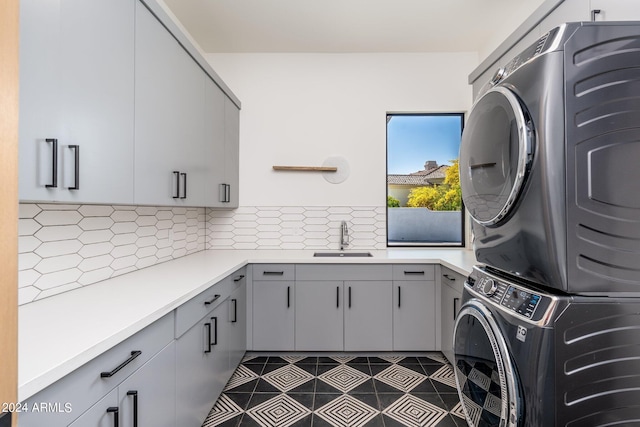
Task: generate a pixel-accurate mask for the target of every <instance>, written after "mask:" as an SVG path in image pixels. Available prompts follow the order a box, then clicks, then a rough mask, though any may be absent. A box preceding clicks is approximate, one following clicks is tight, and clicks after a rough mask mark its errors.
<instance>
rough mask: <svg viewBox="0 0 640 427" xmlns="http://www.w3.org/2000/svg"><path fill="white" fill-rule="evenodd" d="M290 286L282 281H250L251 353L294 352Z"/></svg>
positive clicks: (293, 294)
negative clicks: (251, 304)
mask: <svg viewBox="0 0 640 427" xmlns="http://www.w3.org/2000/svg"><path fill="white" fill-rule="evenodd" d="M294 284H295V282H293V281H284V280H283V281H279V280H256V281H254V282H253V329H252V330H253V350H255V351H291V350H295V347H294V330H295V329H294V324H295V323H294V322H295V308H294V307H295V304H294V301H295V287H294Z"/></svg>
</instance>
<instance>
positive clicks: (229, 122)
mask: <svg viewBox="0 0 640 427" xmlns="http://www.w3.org/2000/svg"><path fill="white" fill-rule="evenodd" d="M224 101H225V102H224V124H225V128H224V129H225V137H224V156H225V157H224V158H225V162H224V165H225V175H224V182H223V183H222V184H223V186H222V188H224V189H225V192H226V194H224V196H223V198H222V200H223V202H222V203H223V207H226V208H237V207H238V198H239V197H240V175H239V165H240V109H238V107H237V106H236V105H235V104H234V103H233V102H231V100H230V99H229V98H227V97H225V99H224Z"/></svg>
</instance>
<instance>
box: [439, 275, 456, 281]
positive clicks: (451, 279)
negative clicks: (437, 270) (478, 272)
mask: <svg viewBox="0 0 640 427" xmlns="http://www.w3.org/2000/svg"><path fill="white" fill-rule="evenodd" d="M442 277H444V278H445V279H447V280H449V281H451V282H455V281H456V278H455V277H451V276H449V275H448V274H443V275H442Z"/></svg>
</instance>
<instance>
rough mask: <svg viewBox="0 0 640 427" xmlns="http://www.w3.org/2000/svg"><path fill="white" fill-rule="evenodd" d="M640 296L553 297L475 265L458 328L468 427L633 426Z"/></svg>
mask: <svg viewBox="0 0 640 427" xmlns="http://www.w3.org/2000/svg"><path fill="white" fill-rule="evenodd" d="M639 318H640V298H628V297H627V298H604V297H585V296H571V295H553V294H549V293H548V292H545V291H543V290H541V289H539V288H536V287H534V286H532V284H531V283H529V282H525V281H523V280H519V279H517V278H507V277H506V276H505V275H504V274H502V273H501V272H499V271H498V270H492V269H491V268H490V267H482V266H476V267H474V270H473V272H472V274H471V275H470V276H469V278H468V279H467V281H466V283H465V287H464V292H463V305H462V307H461V310H460V312H459V314H458V317H457V319H456V323H455V329H454V339H453V340H454V342H453V347H454V362H455V363H454V372H455V379H456V384H457V388H458V394H459V396H460V400H461V403H462V408H463V411H464V413H465V416H466V418H467V422H468V423H469V425H470V426H471V427H488V426H500V427H540V426H567V427H578V426H605V425H606V426H613V425H637V424H638V422H639V421H638V418H639V414H640V321H639V320H640V319H639Z"/></svg>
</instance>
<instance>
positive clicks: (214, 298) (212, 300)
mask: <svg viewBox="0 0 640 427" xmlns="http://www.w3.org/2000/svg"><path fill="white" fill-rule="evenodd" d="M218 298H220V295H218V294H215V295H214V296H213V298H211V299H210V300H209V301H205V302H204V305H209V304H213V303H214V302H216V301H217V300H218Z"/></svg>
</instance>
